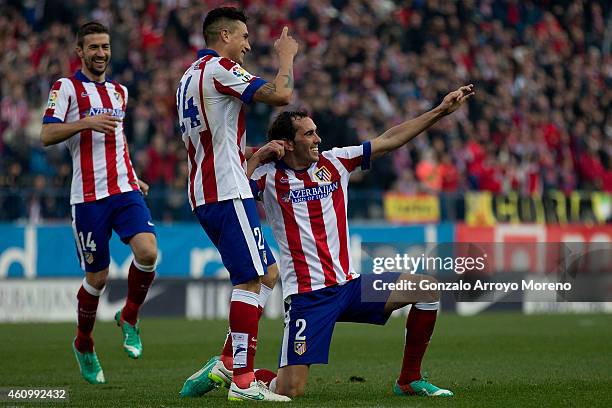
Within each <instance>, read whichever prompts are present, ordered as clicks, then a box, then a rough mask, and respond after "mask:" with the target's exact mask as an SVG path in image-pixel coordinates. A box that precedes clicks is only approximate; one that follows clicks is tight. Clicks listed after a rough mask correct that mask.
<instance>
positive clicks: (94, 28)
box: [77, 21, 110, 48]
mask: <svg viewBox="0 0 612 408" xmlns="http://www.w3.org/2000/svg"><path fill="white" fill-rule="evenodd" d="M89 34H109V35H110V33H109V31H108V28H106V26H105V25H103V24H100V23H98V22H96V21H90V22H88V23H85V24H83V25H82V26H81V27H79V31H77V45H78V46H79V47H81V48H83V41H84V39H85V36H86V35H89Z"/></svg>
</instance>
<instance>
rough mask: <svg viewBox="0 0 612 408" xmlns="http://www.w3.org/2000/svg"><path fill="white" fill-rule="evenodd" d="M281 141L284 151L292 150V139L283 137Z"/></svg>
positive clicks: (293, 146) (293, 144)
mask: <svg viewBox="0 0 612 408" xmlns="http://www.w3.org/2000/svg"><path fill="white" fill-rule="evenodd" d="M281 141H282V142H283V145H284V146H285V150H286V151H288V152H292V151H293V149H294V148H295V142H294V141H293V140H289V139H283V140H281Z"/></svg>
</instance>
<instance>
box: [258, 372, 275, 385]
mask: <svg viewBox="0 0 612 408" xmlns="http://www.w3.org/2000/svg"><path fill="white" fill-rule="evenodd" d="M255 379H256V380H257V381H261V382H263V383H264V384H266V386H267V387H268V389H270V383H271V382H272V380H274V379H276V373H275V372H274V371H270V370H266V369H265V368H258V369H256V370H255Z"/></svg>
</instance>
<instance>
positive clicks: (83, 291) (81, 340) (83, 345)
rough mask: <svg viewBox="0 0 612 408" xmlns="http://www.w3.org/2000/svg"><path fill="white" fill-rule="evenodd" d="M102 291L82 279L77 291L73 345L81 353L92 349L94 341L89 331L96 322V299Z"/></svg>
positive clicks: (97, 299) (98, 298)
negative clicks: (76, 316)
mask: <svg viewBox="0 0 612 408" xmlns="http://www.w3.org/2000/svg"><path fill="white" fill-rule="evenodd" d="M102 292H103V289H100V290H98V289H96V288H94V287H93V286H91V285H90V284H89V283H87V281H86V280H85V279H83V284H82V285H81V288H80V289H79V292H78V293H77V301H78V309H77V312H78V318H77V337H76V341H75V343H74V346H75V347H76V349H77V350H79V351H80V352H81V353H83V352H92V351H93V347H94V342H93V338H92V337H91V332H92V331H93V328H94V323H95V322H96V312H97V310H98V301H99V300H100V295H101V294H102Z"/></svg>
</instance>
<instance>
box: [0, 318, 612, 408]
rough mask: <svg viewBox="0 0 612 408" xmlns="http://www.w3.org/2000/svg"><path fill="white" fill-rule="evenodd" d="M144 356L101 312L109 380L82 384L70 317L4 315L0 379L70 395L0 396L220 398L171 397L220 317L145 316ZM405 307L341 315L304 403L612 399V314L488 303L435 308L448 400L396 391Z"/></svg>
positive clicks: (270, 352)
mask: <svg viewBox="0 0 612 408" xmlns="http://www.w3.org/2000/svg"><path fill="white" fill-rule="evenodd" d="M141 327H142V336H143V343H144V357H143V358H142V359H141V360H137V361H133V360H130V359H128V357H127V356H126V354H125V353H124V352H123V350H122V348H121V336H120V331H119V329H118V328H117V327H116V326H115V325H113V324H112V323H98V324H97V325H96V330H95V338H96V350H97V352H98V356H99V357H100V360H101V363H102V367H103V368H104V372H105V375H106V379H107V381H108V383H107V384H105V385H98V386H93V385H89V384H86V383H85V382H84V381H83V380H82V379H81V377H80V375H79V373H78V371H77V364H76V361H75V358H74V356H73V355H72V351H71V348H70V341H71V339H72V337H73V335H74V325H73V324H2V325H0V345H1V346H0V387H31V388H49V387H56V388H57V387H61V388H67V389H68V390H69V393H70V400H69V402H66V403H50V402H36V403H25V402H23V401H19V402H18V401H10V402H6V401H5V402H0V406H2V405H4V406H7V405H10V406H13V407H24V406H36V407H44V406H70V407H73V406H74V407H77V406H78V407H221V406H229V405H234V406H235V403H234V404H232V403H228V402H227V401H226V397H227V395H226V391H224V390H216V391H213V392H212V393H210V394H209V395H207V396H205V397H202V398H199V399H181V398H179V397H178V391H179V390H180V388H181V386H182V384H183V381H184V379H185V378H186V377H188V376H189V375H191V374H192V373H193V372H194V371H196V370H197V369H199V368H200V365H201V364H202V363H204V362H205V361H206V360H207V359H208V357H209V356H210V355H213V354H217V353H218V352H219V350H220V348H221V345H222V341H223V340H224V337H225V331H226V322H223V321H186V320H178V319H176V320H163V319H144V320H143V321H142V323H141ZM281 333H282V324H281V322H280V321H277V320H265V321H262V323H261V326H260V335H259V339H260V341H259V350H258V354H257V363H256V366H258V367H265V368H272V369H275V368H276V362H277V356H278V349H279V343H280V336H281ZM403 333H404V320H403V318H393V319H391V321H390V322H389V323H388V324H387V326H385V327H378V326H368V325H358V324H349V323H341V324H338V325H337V327H336V331H335V334H334V339H333V343H332V349H331V353H330V364H329V365H327V366H314V367H312V368H311V374H310V380H309V383H308V386H307V394H306V396H304V397H301V398H299V399H298V400H296V401H294V402H293V403H292V404H291V406H300V407H302V406H304V407H396V406H397V407H399V406H402V407H429V406H436V407H439V406H444V407H483V406H487V407H562V406H567V407H569V406H572V407H595V406H600V407H610V406H612V317H611V316H610V315H540V316H523V315H520V314H505V313H490V314H483V315H479V316H475V317H458V316H455V315H452V314H442V315H441V316H440V318H439V319H438V325H437V327H436V331H435V333H434V337H433V339H432V342H431V345H430V348H429V352H428V353H427V355H426V357H425V361H424V364H423V368H424V371H427V372H428V373H429V375H430V379H431V381H432V382H434V383H435V384H438V385H440V386H444V387H449V388H450V389H452V390H453V391H454V392H455V394H456V396H455V397H454V398H451V399H425V398H419V397H410V398H405V397H404V398H402V397H397V396H395V395H393V394H392V391H391V385H392V383H393V381H394V380H395V378H396V376H397V374H398V371H399V367H400V364H401V357H402V350H403Z"/></svg>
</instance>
